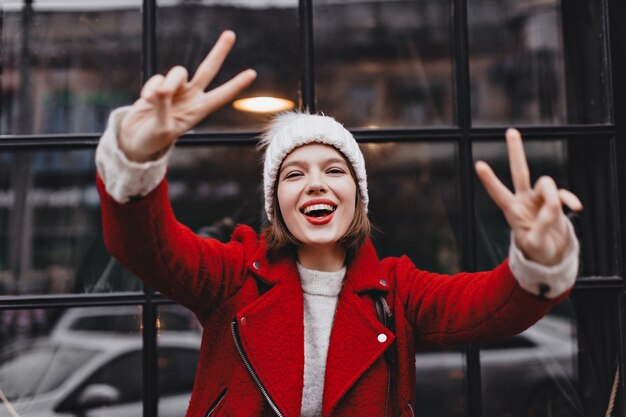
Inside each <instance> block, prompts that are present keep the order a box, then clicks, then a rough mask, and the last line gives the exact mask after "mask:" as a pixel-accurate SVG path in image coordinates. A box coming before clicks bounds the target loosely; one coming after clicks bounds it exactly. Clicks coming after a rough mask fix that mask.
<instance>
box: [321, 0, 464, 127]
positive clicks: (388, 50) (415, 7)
mask: <svg viewBox="0 0 626 417" xmlns="http://www.w3.org/2000/svg"><path fill="white" fill-rule="evenodd" d="M450 10H451V5H450V3H449V2H448V1H433V0H419V1H350V2H338V1H329V0H323V1H322V0H319V1H314V2H313V24H314V31H315V33H314V39H315V77H316V95H317V102H318V107H319V110H321V111H323V112H325V113H327V114H330V115H332V116H334V117H336V118H337V119H338V120H340V121H341V122H342V123H344V124H345V125H346V126H349V127H359V128H377V127H418V126H442V125H451V124H452V123H453V119H452V118H453V111H452V108H453V100H452V95H453V91H452V58H451V56H452V52H451V50H452V46H451V44H452V41H451V33H452V31H451V29H450V28H451V20H450V16H451V13H450Z"/></svg>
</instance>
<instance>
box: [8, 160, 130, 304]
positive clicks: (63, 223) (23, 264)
mask: <svg viewBox="0 0 626 417" xmlns="http://www.w3.org/2000/svg"><path fill="white" fill-rule="evenodd" d="M93 161H94V152H93V150H72V151H34V152H30V151H17V152H6V153H0V295H16V294H65V293H83V292H109V291H134V290H140V289H141V287H140V285H139V282H138V281H137V280H136V279H134V278H133V277H132V276H131V275H130V274H129V273H128V272H126V271H125V270H124V269H123V268H122V267H121V266H120V265H119V264H118V263H117V262H116V261H114V260H113V259H112V258H111V257H110V256H109V255H108V253H107V252H106V249H105V248H104V243H103V238H102V227H101V219H100V209H99V204H100V200H99V197H98V193H97V190H96V185H95V172H94V171H95V164H94V162H93Z"/></svg>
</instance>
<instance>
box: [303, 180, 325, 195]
mask: <svg viewBox="0 0 626 417" xmlns="http://www.w3.org/2000/svg"><path fill="white" fill-rule="evenodd" d="M306 192H307V194H316V193H325V192H326V185H324V183H323V182H322V181H319V180H317V179H312V180H311V181H310V182H309V184H308V185H307V189H306Z"/></svg>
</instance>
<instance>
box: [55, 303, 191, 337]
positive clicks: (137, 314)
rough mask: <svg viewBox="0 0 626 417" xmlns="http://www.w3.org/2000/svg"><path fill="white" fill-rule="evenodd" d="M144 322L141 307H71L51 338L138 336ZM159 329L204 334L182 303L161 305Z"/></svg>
mask: <svg viewBox="0 0 626 417" xmlns="http://www.w3.org/2000/svg"><path fill="white" fill-rule="evenodd" d="M141 321H142V309H141V306H119V307H108V306H102V307H77V308H69V309H67V310H66V311H65V312H64V313H63V315H62V316H61V317H60V318H59V320H58V321H57V323H56V324H55V325H54V328H53V329H52V331H51V333H50V338H51V339H58V338H61V339H62V338H64V337H66V336H67V335H68V334H76V333H77V332H97V333H100V332H105V333H117V334H126V335H129V334H137V333H139V332H140V331H141V327H142V323H141ZM157 330H158V331H169V332H172V331H182V332H187V331H191V332H195V333H198V334H200V333H201V331H202V329H201V326H200V324H199V323H198V320H197V319H196V317H195V316H194V315H193V313H191V312H190V311H189V310H187V309H186V308H184V307H182V306H180V305H178V304H166V305H161V306H159V308H158V310H157Z"/></svg>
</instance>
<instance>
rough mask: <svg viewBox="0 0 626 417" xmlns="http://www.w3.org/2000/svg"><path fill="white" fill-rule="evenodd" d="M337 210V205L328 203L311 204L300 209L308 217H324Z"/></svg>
mask: <svg viewBox="0 0 626 417" xmlns="http://www.w3.org/2000/svg"><path fill="white" fill-rule="evenodd" d="M335 210H337V207H333V206H331V205H330V204H312V205H310V206H307V207H305V208H304V209H302V210H300V211H301V212H302V214H304V215H305V216H308V217H316V218H320V217H325V216H328V215H330V214H332V213H334V212H335Z"/></svg>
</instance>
